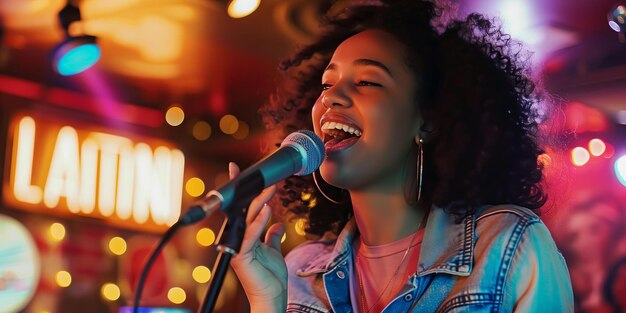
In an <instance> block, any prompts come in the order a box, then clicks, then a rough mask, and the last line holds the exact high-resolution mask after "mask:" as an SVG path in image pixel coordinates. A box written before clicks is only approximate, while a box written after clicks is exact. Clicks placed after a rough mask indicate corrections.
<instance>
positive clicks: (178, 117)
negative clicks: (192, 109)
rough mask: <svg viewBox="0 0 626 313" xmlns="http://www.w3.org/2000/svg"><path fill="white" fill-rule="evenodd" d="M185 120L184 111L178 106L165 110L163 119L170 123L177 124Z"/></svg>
mask: <svg viewBox="0 0 626 313" xmlns="http://www.w3.org/2000/svg"><path fill="white" fill-rule="evenodd" d="M184 120H185V112H184V111H183V109H181V108H180V107H178V106H172V107H170V108H169V109H167V112H165V121H166V122H167V123H168V124H170V125H172V126H178V125H180V124H182V123H183V121H184Z"/></svg>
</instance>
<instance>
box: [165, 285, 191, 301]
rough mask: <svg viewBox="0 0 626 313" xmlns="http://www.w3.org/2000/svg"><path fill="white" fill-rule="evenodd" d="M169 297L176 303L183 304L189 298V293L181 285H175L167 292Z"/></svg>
mask: <svg viewBox="0 0 626 313" xmlns="http://www.w3.org/2000/svg"><path fill="white" fill-rule="evenodd" d="M167 298H168V299H169V300H170V301H171V302H172V303H174V304H181V303H183V302H185V299H187V294H186V293H185V291H184V290H183V288H180V287H173V288H170V290H169V291H168V292H167Z"/></svg>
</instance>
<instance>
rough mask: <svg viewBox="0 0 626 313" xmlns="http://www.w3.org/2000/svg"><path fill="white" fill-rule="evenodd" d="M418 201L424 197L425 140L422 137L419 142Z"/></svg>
mask: <svg viewBox="0 0 626 313" xmlns="http://www.w3.org/2000/svg"><path fill="white" fill-rule="evenodd" d="M417 147H418V148H417V149H418V150H419V151H418V153H417V203H420V200H421V199H422V178H423V173H424V140H423V139H421V138H420V140H419V144H417Z"/></svg>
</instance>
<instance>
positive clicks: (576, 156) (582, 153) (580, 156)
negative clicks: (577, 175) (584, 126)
mask: <svg viewBox="0 0 626 313" xmlns="http://www.w3.org/2000/svg"><path fill="white" fill-rule="evenodd" d="M589 158H590V156H589V151H587V149H585V148H583V147H576V148H574V149H572V163H574V165H576V166H583V165H585V164H587V162H589Z"/></svg>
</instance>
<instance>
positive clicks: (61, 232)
mask: <svg viewBox="0 0 626 313" xmlns="http://www.w3.org/2000/svg"><path fill="white" fill-rule="evenodd" d="M48 233H49V234H50V238H51V239H52V240H54V241H56V242H59V241H61V240H63V238H65V226H63V224H61V223H52V225H50V229H49V230H48Z"/></svg>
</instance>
